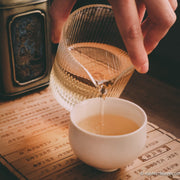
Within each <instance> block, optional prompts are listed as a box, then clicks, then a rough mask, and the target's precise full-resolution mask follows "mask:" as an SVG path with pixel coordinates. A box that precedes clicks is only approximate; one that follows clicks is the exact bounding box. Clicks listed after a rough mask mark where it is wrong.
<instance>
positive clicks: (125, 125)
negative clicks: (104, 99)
mask: <svg viewBox="0 0 180 180" xmlns="http://www.w3.org/2000/svg"><path fill="white" fill-rule="evenodd" d="M78 126H79V127H80V128H82V129H84V130H86V131H89V132H91V133H95V134H100V135H108V136H114V135H123V134H127V133H131V132H133V131H135V130H137V129H138V128H139V126H138V125H137V124H136V123H135V122H134V121H133V120H131V119H128V118H126V117H123V116H119V115H114V114H104V116H103V124H102V116H101V114H98V115H95V116H89V117H87V118H86V119H83V120H81V121H80V122H78Z"/></svg>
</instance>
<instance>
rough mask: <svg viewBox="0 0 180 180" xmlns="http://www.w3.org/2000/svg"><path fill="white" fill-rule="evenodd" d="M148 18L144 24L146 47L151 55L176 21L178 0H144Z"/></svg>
mask: <svg viewBox="0 0 180 180" xmlns="http://www.w3.org/2000/svg"><path fill="white" fill-rule="evenodd" d="M144 3H145V5H146V9H147V13H148V17H147V19H146V20H145V21H144V22H143V24H142V32H143V35H144V46H145V48H146V51H147V52H148V53H150V52H151V51H152V50H153V49H154V48H155V47H156V46H157V45H158V43H159V41H160V40H161V39H162V38H163V37H164V36H165V35H166V34H167V32H168V31H169V29H170V27H171V26H172V25H173V24H174V22H175V21H176V15H175V12H174V10H175V9H176V8H177V1H176V0H151V1H149V0H144Z"/></svg>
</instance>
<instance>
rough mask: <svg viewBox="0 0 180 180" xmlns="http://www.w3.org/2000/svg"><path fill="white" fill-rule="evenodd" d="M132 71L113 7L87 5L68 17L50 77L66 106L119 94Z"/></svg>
mask: <svg viewBox="0 0 180 180" xmlns="http://www.w3.org/2000/svg"><path fill="white" fill-rule="evenodd" d="M133 71H134V67H133V65H132V63H131V61H130V58H129V56H128V54H127V52H126V49H125V46H124V44H123V41H122V38H121V36H120V33H119V30H118V28H117V25H116V22H115V19H114V15H113V11H112V8H111V6H108V5H89V6H84V7H82V8H79V9H77V10H76V11H74V12H73V13H72V14H71V15H70V16H69V18H68V20H67V21H66V23H65V25H64V27H63V32H62V38H61V41H60V43H59V46H58V50H57V54H56V57H55V61H54V65H53V68H52V72H51V76H50V86H51V89H52V92H53V94H54V96H55V98H56V99H57V101H58V102H59V103H60V104H61V105H62V106H63V107H64V108H66V109H67V110H71V108H72V107H73V105H74V104H76V103H78V102H79V101H82V100H84V99H88V98H93V97H100V96H105V97H106V96H107V97H119V96H120V95H121V93H122V91H123V89H124V88H125V86H126V84H127V82H128V80H129V79H130V77H131V75H132V74H133Z"/></svg>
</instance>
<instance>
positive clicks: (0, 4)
mask: <svg viewBox="0 0 180 180" xmlns="http://www.w3.org/2000/svg"><path fill="white" fill-rule="evenodd" d="M45 1H48V0H0V9H6V8H13V7H17V6H24V5H29V4H37V3H41V2H45Z"/></svg>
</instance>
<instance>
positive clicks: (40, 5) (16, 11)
mask: <svg viewBox="0 0 180 180" xmlns="http://www.w3.org/2000/svg"><path fill="white" fill-rule="evenodd" d="M50 45H51V42H50V36H49V17H48V1H47V0H36V1H35V0H33V1H32V0H8V1H7V0H0V96H5V97H6V96H7V97H9V96H15V95H18V94H22V93H25V92H27V91H31V90H34V89H37V88H39V87H42V86H45V85H47V84H48V82H49V74H50V69H51V47H50Z"/></svg>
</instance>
